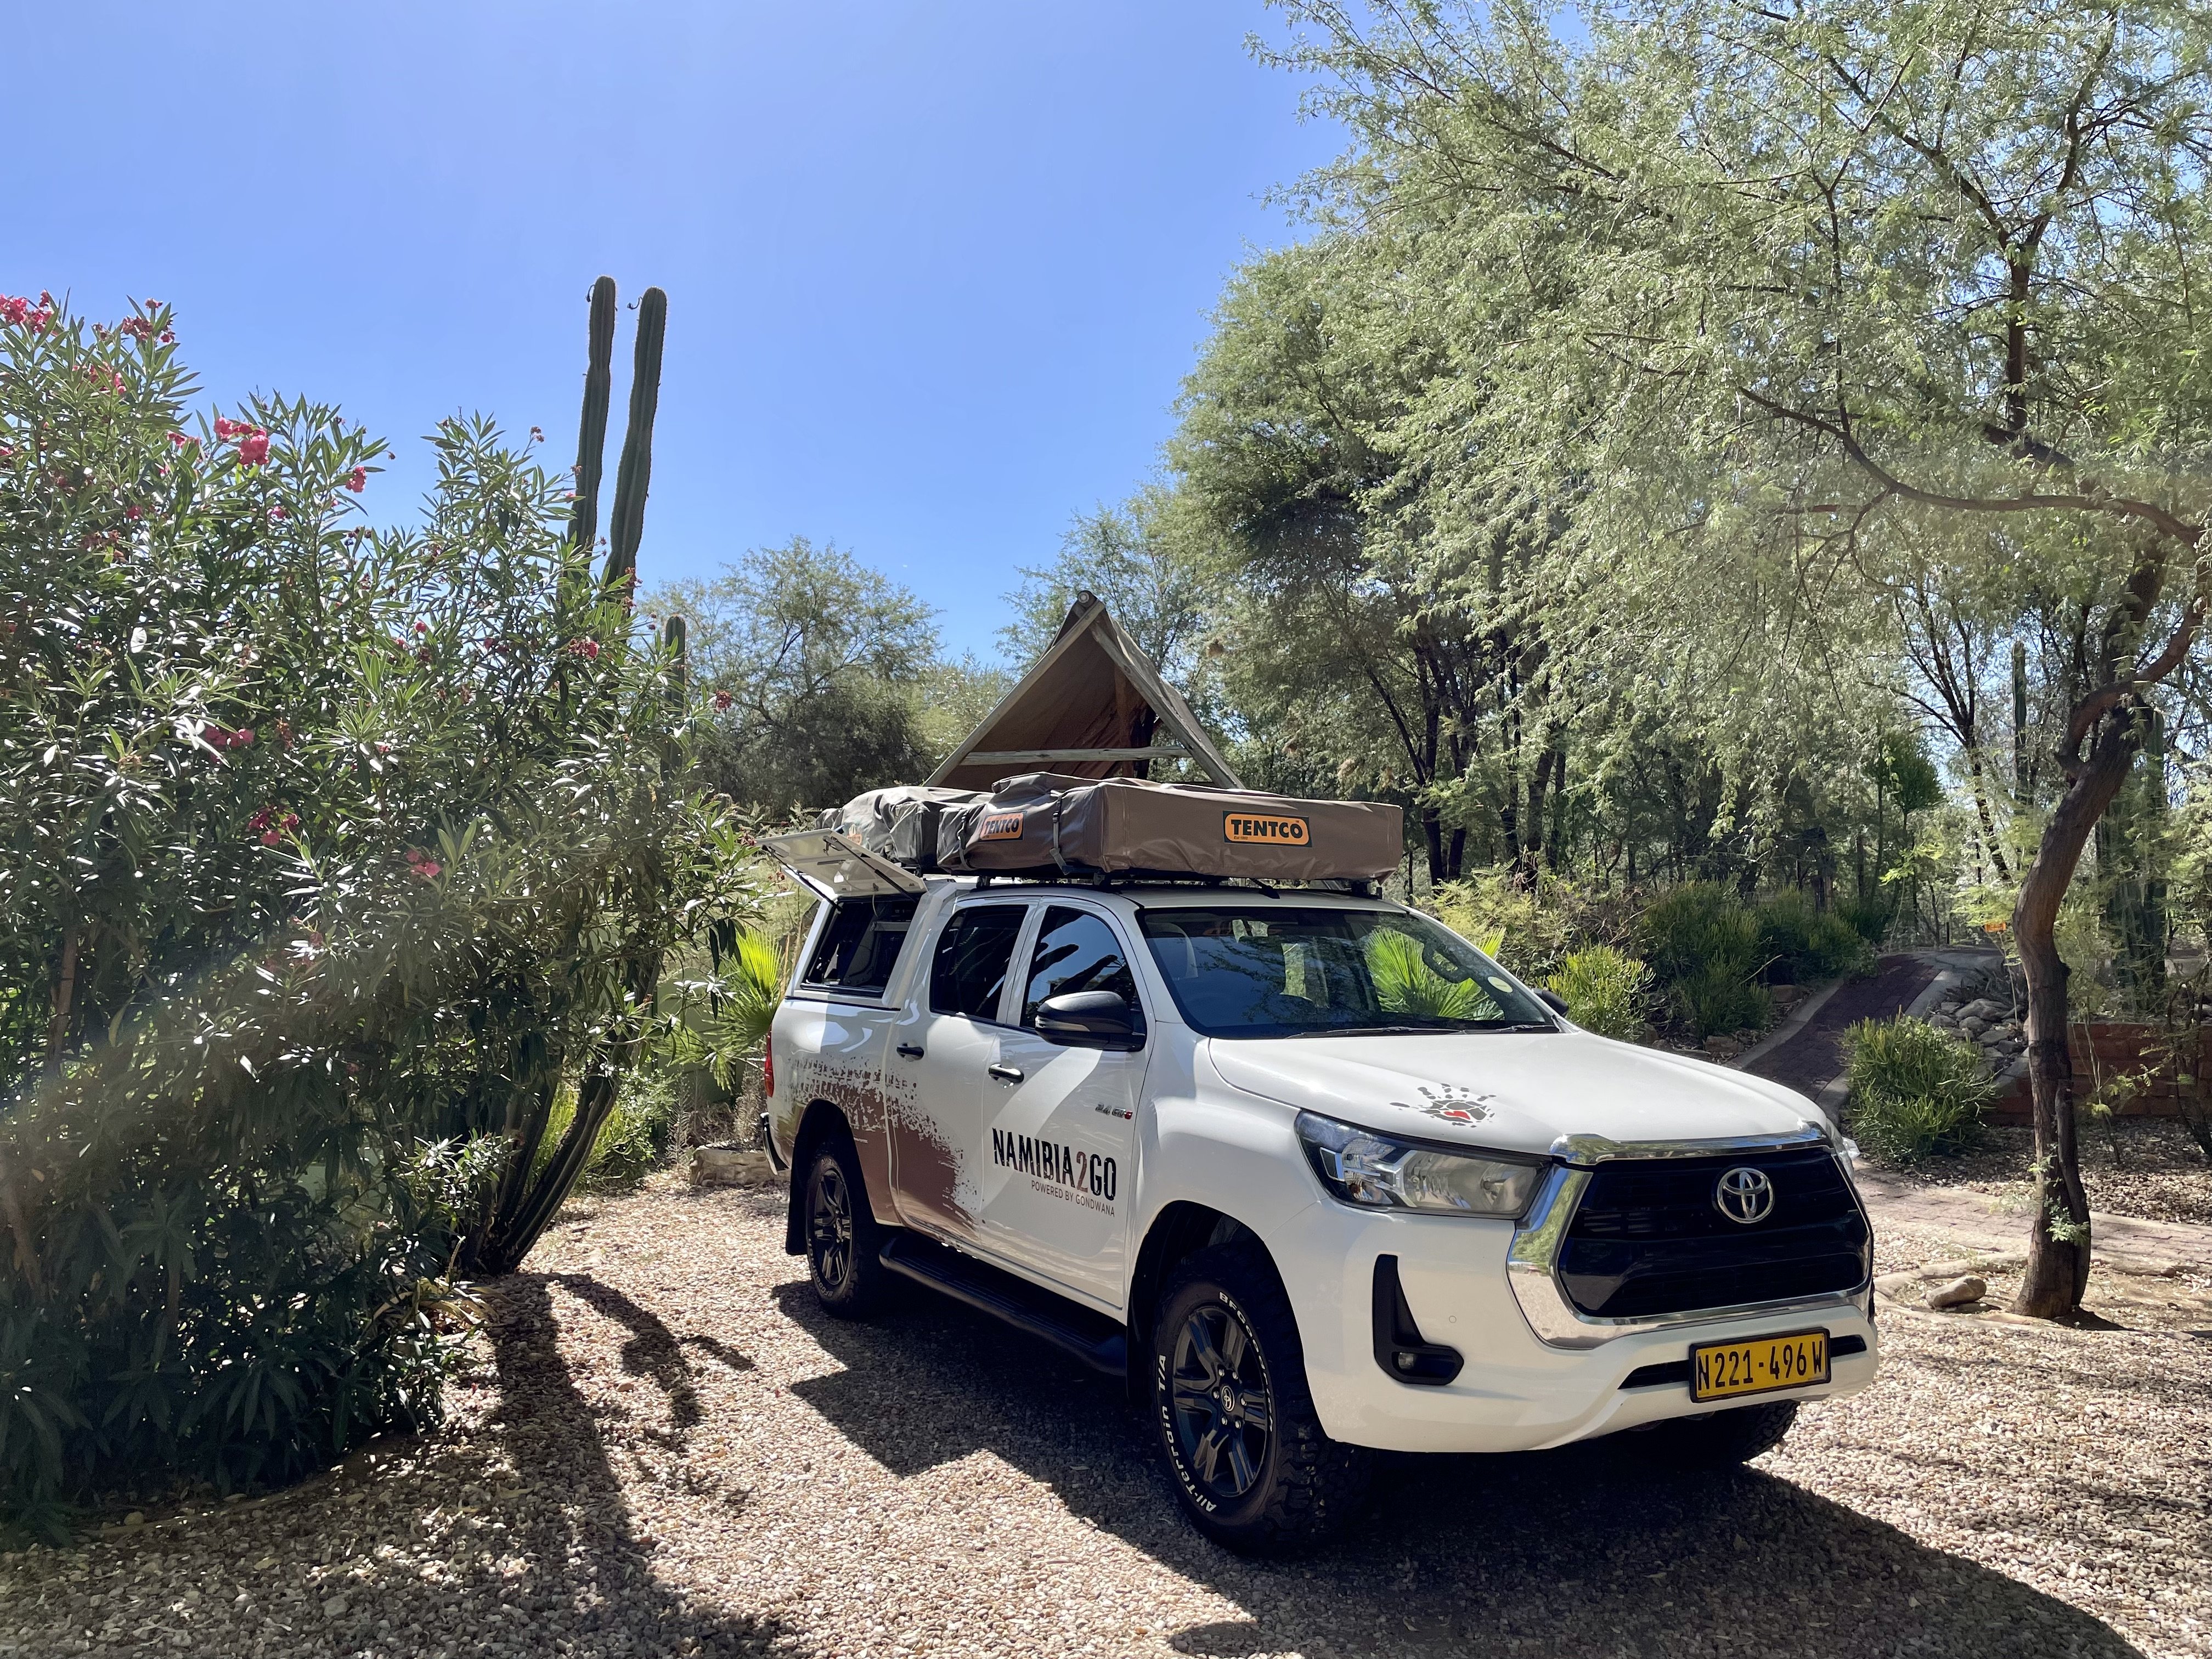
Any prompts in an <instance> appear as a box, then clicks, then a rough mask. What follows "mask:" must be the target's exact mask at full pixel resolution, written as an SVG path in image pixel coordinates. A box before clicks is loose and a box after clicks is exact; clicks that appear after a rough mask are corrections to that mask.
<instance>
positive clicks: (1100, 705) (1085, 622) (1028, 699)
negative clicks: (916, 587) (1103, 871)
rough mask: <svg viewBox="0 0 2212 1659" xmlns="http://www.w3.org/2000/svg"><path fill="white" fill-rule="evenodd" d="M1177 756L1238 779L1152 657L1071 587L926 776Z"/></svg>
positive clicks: (1088, 770)
mask: <svg viewBox="0 0 2212 1659" xmlns="http://www.w3.org/2000/svg"><path fill="white" fill-rule="evenodd" d="M1182 762H1187V763H1189V764H1190V766H1191V767H1192V768H1193V769H1194V770H1195V771H1197V772H1199V773H1200V774H1202V775H1205V776H1206V777H1208V778H1210V779H1212V781H1214V782H1215V783H1217V784H1219V785H1222V786H1223V787H1226V788H1230V789H1236V788H1240V787H1243V785H1242V781H1241V780H1240V779H1239V778H1238V777H1237V774H1236V773H1235V772H1234V771H1232V770H1231V769H1230V765H1229V763H1228V762H1227V761H1226V760H1225V759H1224V758H1223V757H1222V754H1221V751H1220V750H1218V749H1217V748H1216V747H1214V744H1213V741H1212V738H1208V737H1207V736H1206V729H1205V728H1204V727H1203V726H1200V724H1199V723H1198V716H1197V715H1195V714H1192V713H1191V710H1190V705H1189V704H1188V703H1187V702H1184V701H1183V700H1182V696H1181V695H1180V694H1179V693H1178V692H1177V691H1176V689H1175V688H1174V687H1173V686H1171V685H1170V684H1168V683H1167V682H1166V681H1165V680H1164V679H1162V678H1160V673H1159V670H1158V668H1156V667H1155V666H1154V665H1153V664H1152V659H1151V658H1149V657H1147V656H1146V654H1145V653H1144V651H1143V649H1142V648H1141V647H1139V646H1138V644H1137V642H1136V641H1134V640H1133V639H1131V638H1130V637H1129V636H1128V635H1127V634H1126V633H1124V632H1123V631H1122V629H1121V624H1120V623H1116V622H1115V620H1114V619H1113V617H1109V616H1108V615H1107V614H1106V606H1105V605H1104V604H1103V602H1102V601H1101V600H1099V599H1097V597H1096V596H1095V595H1093V594H1090V593H1079V594H1077V595H1076V599H1075V603H1074V605H1072V606H1071V607H1070V608H1069V610H1068V613H1067V619H1066V621H1065V622H1063V623H1060V633H1059V634H1058V635H1056V636H1055V637H1054V640H1053V642H1052V643H1051V645H1049V646H1048V647H1046V649H1045V652H1044V654H1043V655H1042V656H1041V657H1039V658H1038V659H1036V662H1034V663H1033V664H1031V665H1030V669H1029V671H1028V672H1027V673H1025V674H1024V675H1023V676H1022V678H1021V683H1020V684H1018V685H1016V686H1015V687H1014V689H1013V690H1011V691H1009V692H1008V693H1007V694H1006V696H1004V697H1002V698H1001V699H1000V702H999V706H998V707H997V708H994V709H993V710H992V711H991V712H990V714H987V715H986V716H985V717H984V720H983V723H982V724H981V725H980V726H977V727H976V728H975V730H974V731H973V732H969V734H968V737H967V738H966V740H965V741H964V742H963V743H962V744H960V745H959V746H958V747H957V748H956V749H954V750H953V751H952V752H951V754H950V755H947V756H946V757H945V762H944V763H943V764H942V765H940V766H939V768H938V769H937V770H936V771H934V772H933V773H931V774H930V775H929V781H930V782H931V783H933V784H935V785H938V786H939V787H945V788H953V789H988V788H990V787H993V786H994V785H995V784H996V783H997V782H998V781H1000V779H1001V778H1008V777H1013V776H1015V775H1018V774H1021V773H1024V772H1030V771H1034V770H1036V769H1037V768H1039V767H1048V768H1050V769H1052V770H1053V771H1054V772H1058V773H1061V774H1064V775H1068V776H1071V777H1075V778H1112V777H1146V776H1149V775H1151V769H1152V766H1153V765H1154V763H1159V764H1161V765H1174V764H1176V763H1182Z"/></svg>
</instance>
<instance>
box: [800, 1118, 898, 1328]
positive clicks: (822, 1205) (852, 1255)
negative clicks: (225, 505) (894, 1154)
mask: <svg viewBox="0 0 2212 1659" xmlns="http://www.w3.org/2000/svg"><path fill="white" fill-rule="evenodd" d="M805 1227H806V1265H807V1267H808V1268H809V1270H810V1271H811V1276H812V1278H813V1280H814V1295H815V1298H816V1299H817V1301H819V1302H820V1303H821V1304H822V1310H823V1312H824V1313H828V1314H833V1315H835V1316H836V1317H838V1318H839V1319H860V1318H863V1317H865V1316H866V1315H867V1314H869V1313H870V1312H872V1310H874V1308H875V1306H876V1304H878V1302H879V1301H881V1300H882V1297H883V1288H884V1268H883V1263H882V1261H879V1260H878V1251H879V1250H880V1249H882V1247H883V1239H882V1236H881V1235H882V1229H880V1228H879V1227H878V1226H877V1225H876V1218H875V1217H874V1216H873V1215H872V1214H870V1213H869V1211H868V1190H867V1188H866V1185H865V1184H863V1182H861V1179H860V1158H859V1156H858V1155H857V1154H856V1153H855V1152H854V1150H853V1143H852V1142H851V1141H850V1140H848V1139H846V1138H844V1137H843V1136H842V1135H839V1136H836V1137H833V1138H831V1139H827V1140H824V1141H823V1143H822V1145H821V1146H817V1148H816V1149H815V1152H814V1157H813V1158H812V1160H811V1163H810V1164H809V1165H808V1167H807V1170H806V1211H805Z"/></svg>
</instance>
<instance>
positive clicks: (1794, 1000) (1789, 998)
mask: <svg viewBox="0 0 2212 1659" xmlns="http://www.w3.org/2000/svg"><path fill="white" fill-rule="evenodd" d="M1767 995H1769V996H1771V997H1772V998H1773V999H1774V1012H1776V1013H1778V1014H1786V1013H1788V1012H1790V1010H1791V1009H1792V1008H1795V1007H1796V1006H1797V1005H1798V1004H1799V1003H1801V1002H1802V1001H1803V1000H1805V987H1803V986H1802V985H1778V986H1776V987H1774V988H1773V989H1771V991H1769V992H1768V993H1767Z"/></svg>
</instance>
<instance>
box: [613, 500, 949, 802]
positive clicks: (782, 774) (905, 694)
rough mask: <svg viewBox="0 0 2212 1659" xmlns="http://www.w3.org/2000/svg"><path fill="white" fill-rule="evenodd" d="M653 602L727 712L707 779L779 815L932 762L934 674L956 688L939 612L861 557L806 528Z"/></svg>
mask: <svg viewBox="0 0 2212 1659" xmlns="http://www.w3.org/2000/svg"><path fill="white" fill-rule="evenodd" d="M649 608H651V609H653V610H655V611H661V612H664V613H667V614H674V615H680V616H682V617H684V618H685V619H686V620H687V621H688V622H689V623H690V642H691V648H690V654H691V659H692V664H693V672H694V675H695V678H696V680H697V682H698V683H699V684H700V685H701V686H702V687H703V688H704V689H705V690H707V692H708V696H709V699H710V702H711V704H712V706H713V708H714V709H715V710H716V711H718V712H717V717H716V720H715V723H714V728H713V730H712V731H711V732H710V733H709V734H708V737H707V738H706V740H705V742H704V743H703V744H702V749H701V752H700V762H699V764H700V768H701V773H702V777H703V779H704V780H705V781H706V782H707V784H708V787H710V788H713V789H714V790H717V791H719V792H720V793H724V794H726V795H728V796H729V797H730V798H731V799H733V800H736V801H738V803H739V804H741V805H747V806H753V807H757V808H760V809H762V810H763V811H767V812H769V813H770V814H772V815H777V816H781V815H787V814H789V813H791V812H793V811H797V810H799V809H801V808H814V807H821V806H835V805H842V804H843V803H844V802H846V801H848V800H849V799H852V798H853V797H854V795H856V794H858V793H860V791H862V790H864V789H872V788H875V787H878V786H880V785H884V784H888V783H896V782H915V781H920V779H921V777H922V776H924V775H926V774H927V772H928V771H929V769H930V766H931V764H932V761H933V757H932V756H931V754H930V752H929V742H928V737H927V733H926V732H925V729H924V722H923V720H922V718H921V701H922V698H923V697H924V696H925V694H926V693H927V690H928V689H929V688H930V686H931V685H932V684H933V683H934V684H939V685H945V687H946V689H947V690H952V689H955V688H954V685H952V684H947V682H946V681H945V670H944V666H943V665H941V664H940V663H939V659H938V634H937V629H936V626H935V624H934V623H933V621H932V615H933V613H932V612H931V611H930V609H929V607H928V606H927V605H924V604H922V602H921V600H920V599H916V598H915V596H914V594H913V593H912V592H908V590H907V589H906V588H904V587H902V586H899V585H898V584H897V583H896V582H893V581H891V580H890V579H889V578H887V577H885V576H884V575H883V574H881V573H880V572H878V571H875V570H872V569H870V568H867V567H866V565H863V564H861V563H860V562H859V561H858V560H856V559H854V557H853V556H852V555H851V554H849V553H846V552H844V551H842V550H839V549H837V548H836V547H829V546H824V547H821V548H817V547H816V546H815V545H814V544H812V543H811V542H810V541H808V540H807V539H806V538H805V537H803V536H802V537H799V538H795V539H793V541H792V542H791V543H790V544H788V545H787V546H783V547H778V548H764V549H758V550H755V551H753V552H750V553H748V554H747V555H745V556H744V558H743V559H741V560H739V561H738V562H737V563H735V564H733V565H731V566H728V567H726V574H723V575H721V576H720V577H717V578H716V579H714V580H712V581H706V582H696V581H694V582H678V583H675V584H672V585H671V586H668V587H665V588H664V589H662V590H660V591H659V592H657V593H655V594H654V595H653V598H652V599H651V601H650V606H649Z"/></svg>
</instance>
